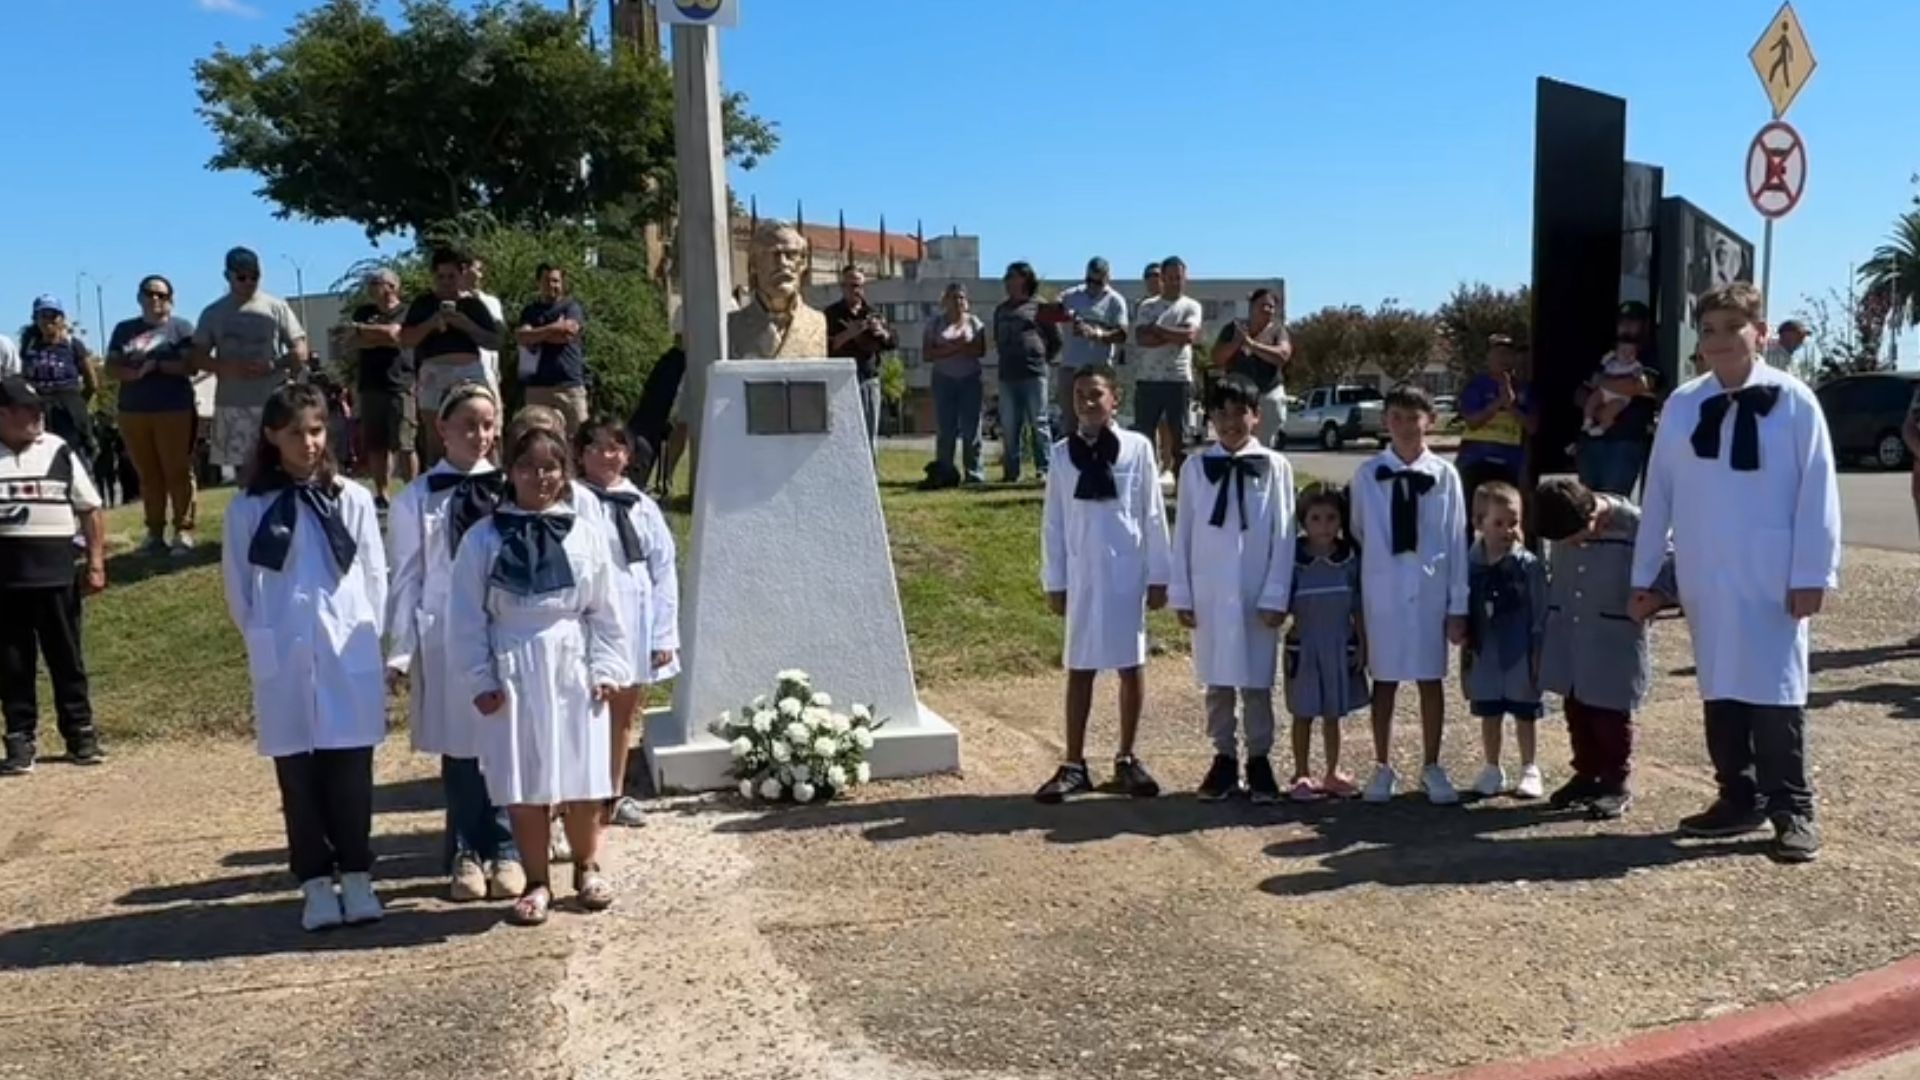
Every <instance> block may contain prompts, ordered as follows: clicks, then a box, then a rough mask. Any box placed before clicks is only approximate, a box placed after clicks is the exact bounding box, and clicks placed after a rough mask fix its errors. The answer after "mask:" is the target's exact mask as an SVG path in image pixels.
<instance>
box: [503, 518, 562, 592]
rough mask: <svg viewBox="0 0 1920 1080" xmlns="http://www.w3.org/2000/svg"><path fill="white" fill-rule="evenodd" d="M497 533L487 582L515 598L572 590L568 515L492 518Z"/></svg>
mask: <svg viewBox="0 0 1920 1080" xmlns="http://www.w3.org/2000/svg"><path fill="white" fill-rule="evenodd" d="M493 527H494V528H495V529H498V530H499V531H500V554H498V555H496V556H495V557H494V560H493V572H492V573H491V574H489V575H488V577H487V580H488V581H489V582H491V583H492V584H494V585H497V586H499V587H500V588H501V589H502V590H503V591H506V592H510V593H512V594H514V595H515V596H541V595H544V594H546V593H551V592H559V591H560V590H561V589H570V588H572V587H573V564H572V562H570V561H569V560H568V559H567V546H566V541H567V534H568V533H570V532H572V531H573V515H571V514H514V513H498V514H495V515H494V516H493Z"/></svg>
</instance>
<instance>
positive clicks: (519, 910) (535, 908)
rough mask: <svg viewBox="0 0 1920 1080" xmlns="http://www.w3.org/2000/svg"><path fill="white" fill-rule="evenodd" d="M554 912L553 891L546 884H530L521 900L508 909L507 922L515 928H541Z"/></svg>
mask: <svg viewBox="0 0 1920 1080" xmlns="http://www.w3.org/2000/svg"><path fill="white" fill-rule="evenodd" d="M552 910H553V890H552V889H549V888H547V886H546V885H545V884H544V883H539V884H530V885H528V886H527V891H526V892H523V893H521V894H520V899H518V900H515V901H514V902H513V906H512V907H510V908H508V909H507V921H508V922H510V923H512V924H513V925H515V926H540V925H542V924H544V923H545V922H546V921H547V915H548V913H549V912H551V911H552Z"/></svg>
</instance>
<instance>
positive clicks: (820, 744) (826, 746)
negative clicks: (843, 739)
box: [813, 735, 840, 758]
mask: <svg viewBox="0 0 1920 1080" xmlns="http://www.w3.org/2000/svg"><path fill="white" fill-rule="evenodd" d="M813 752H814V753H815V754H818V755H819V756H821V757H823V758H830V757H832V756H833V755H835V754H837V753H839V752H840V742H839V740H837V739H835V738H834V737H833V736H831V735H822V736H820V737H819V738H817V739H815V740H813Z"/></svg>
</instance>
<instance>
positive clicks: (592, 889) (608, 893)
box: [573, 865, 613, 911]
mask: <svg viewBox="0 0 1920 1080" xmlns="http://www.w3.org/2000/svg"><path fill="white" fill-rule="evenodd" d="M573 891H574V895H575V898H576V899H577V900H578V901H579V902H580V906H581V907H582V908H583V909H585V910H587V911H605V910H607V909H608V908H610V907H612V906H613V886H611V885H608V884H607V879H606V878H603V877H601V876H600V867H599V866H597V865H589V866H577V867H575V868H574V870H573Z"/></svg>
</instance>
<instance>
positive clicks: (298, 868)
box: [273, 747, 373, 882]
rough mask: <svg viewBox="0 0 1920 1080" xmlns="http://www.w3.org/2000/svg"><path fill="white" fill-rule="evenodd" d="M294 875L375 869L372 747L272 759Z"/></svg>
mask: <svg viewBox="0 0 1920 1080" xmlns="http://www.w3.org/2000/svg"><path fill="white" fill-rule="evenodd" d="M273 771H274V775H275V776H276V777H278V778H279V780H280V810H281V813H283V814H284V815H285V816H286V819H287V860H288V862H289V863H290V864H291V865H292V868H293V876H294V878H295V880H298V881H302V882H306V881H312V880H313V879H314V878H321V877H332V876H333V875H334V874H335V873H341V874H351V873H356V872H364V871H368V870H372V869H373V847H372V843H371V836H372V833H373V748H372V747H367V748H365V749H360V750H315V751H313V752H311V753H307V754H289V755H287V756H286V757H277V758H274V759H273Z"/></svg>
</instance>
